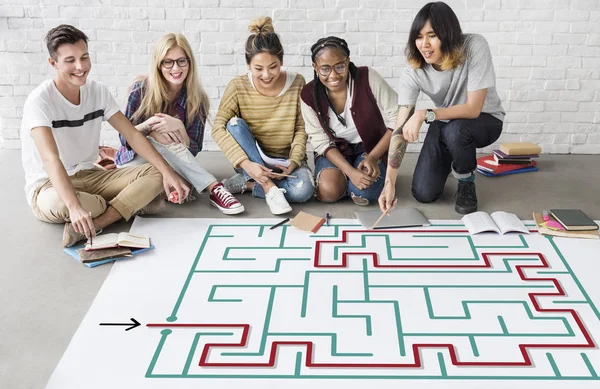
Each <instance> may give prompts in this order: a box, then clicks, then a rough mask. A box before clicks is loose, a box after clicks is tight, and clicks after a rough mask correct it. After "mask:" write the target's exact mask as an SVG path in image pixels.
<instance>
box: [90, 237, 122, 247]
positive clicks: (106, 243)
mask: <svg viewBox="0 0 600 389" xmlns="http://www.w3.org/2000/svg"><path fill="white" fill-rule="evenodd" d="M118 239H119V235H118V234H102V235H96V236H95V237H94V238H92V244H91V245H90V244H89V243H87V244H86V245H85V249H86V250H98V249H103V248H107V247H116V246H117V241H118ZM88 242H89V240H88Z"/></svg>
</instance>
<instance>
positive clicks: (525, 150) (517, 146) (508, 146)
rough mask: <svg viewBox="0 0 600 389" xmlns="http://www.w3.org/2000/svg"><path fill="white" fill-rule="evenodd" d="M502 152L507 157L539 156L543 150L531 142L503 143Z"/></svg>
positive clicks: (501, 145)
mask: <svg viewBox="0 0 600 389" xmlns="http://www.w3.org/2000/svg"><path fill="white" fill-rule="evenodd" d="M500 151H502V152H503V153H504V154H506V155H529V154H539V153H541V152H542V148H541V147H540V146H538V145H536V144H535V143H531V142H516V143H501V144H500Z"/></svg>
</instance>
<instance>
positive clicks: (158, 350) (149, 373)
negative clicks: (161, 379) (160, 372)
mask: <svg viewBox="0 0 600 389" xmlns="http://www.w3.org/2000/svg"><path fill="white" fill-rule="evenodd" d="M172 332H173V331H172V330H170V329H164V330H162V331H160V335H161V336H160V341H159V342H158V346H156V350H155V351H154V355H153V356H152V360H151V361H150V365H149V366H148V370H146V378H150V377H156V376H153V375H152V372H153V371H154V366H156V362H157V361H158V356H159V355H160V353H161V352H162V349H163V347H164V345H165V342H166V341H167V336H169V335H171V333H172ZM177 377H178V376H177Z"/></svg>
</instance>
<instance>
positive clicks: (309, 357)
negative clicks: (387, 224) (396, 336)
mask: <svg viewBox="0 0 600 389" xmlns="http://www.w3.org/2000/svg"><path fill="white" fill-rule="evenodd" d="M376 232H377V233H389V234H398V233H427V234H431V233H438V232H439V233H450V232H468V231H466V230H428V231H423V230H401V231H398V230H377V231H376ZM350 233H361V234H364V233H365V231H352V230H350V231H343V232H342V239H341V240H321V241H317V243H316V248H315V257H314V266H315V267H316V268H333V267H337V268H344V267H346V265H347V256H348V255H367V256H369V255H370V256H371V258H372V259H373V266H374V267H377V268H414V269H418V268H438V269H451V268H454V269H457V268H460V269H467V268H490V267H491V265H490V260H489V256H490V255H502V256H509V257H510V256H516V257H519V256H523V255H537V257H538V258H539V260H540V262H541V265H517V266H515V268H516V270H517V273H518V274H519V277H521V279H522V280H524V281H532V282H534V281H539V282H542V281H550V282H552V283H553V284H554V286H555V288H556V292H552V293H528V296H529V299H530V300H531V303H532V304H533V306H534V308H535V310H536V311H538V312H560V313H564V314H570V315H571V316H572V317H573V320H575V322H576V323H577V326H578V327H579V330H580V331H581V333H582V334H583V336H584V337H585V340H586V343H583V344H552V343H549V344H520V345H519V349H520V350H521V355H522V356H523V360H522V361H518V362H513V361H506V362H461V361H459V360H458V358H457V356H456V349H455V347H454V345H452V344H447V343H421V344H414V345H413V346H412V352H413V357H414V361H415V362H414V363H316V362H314V361H313V342H309V341H302V342H301V341H279V342H273V343H272V345H271V351H270V355H269V361H268V362H264V363H214V362H207V358H208V355H209V352H210V350H211V348H215V349H216V348H219V347H221V348H222V347H240V348H242V347H245V346H246V342H247V340H248V334H249V332H250V325H249V324H171V323H168V324H160V323H158V324H147V327H159V328H168V327H180V328H181V327H185V328H238V329H242V338H241V340H240V342H239V343H207V344H205V345H204V348H203V350H202V356H201V357H200V362H199V364H198V365H199V366H206V367H273V366H275V361H276V358H277V349H278V347H279V346H286V345H295V346H306V353H305V355H306V360H305V366H306V367H316V368H318V367H325V368H371V369H372V368H409V367H410V368H415V367H416V368H418V367H421V355H420V353H419V350H420V349H423V348H438V349H439V348H447V349H448V352H449V353H450V360H451V362H452V364H453V365H454V366H501V367H504V366H506V367H509V366H531V365H532V361H531V358H530V357H529V354H528V353H527V349H533V348H567V349H571V348H595V347H596V345H595V344H594V341H593V340H592V337H591V336H590V334H589V333H588V331H587V330H586V328H585V326H584V325H583V322H582V321H581V319H580V318H579V315H578V314H577V312H575V311H574V310H573V309H543V308H542V307H540V305H539V304H538V302H537V297H542V296H565V292H564V290H563V288H562V287H561V286H560V283H559V282H558V280H556V279H555V278H528V277H526V276H525V273H524V271H523V270H524V269H540V268H548V262H547V261H546V259H545V258H544V256H543V255H542V254H541V253H525V252H523V253H496V252H494V253H482V257H483V262H479V263H477V264H469V265H396V264H390V265H383V264H380V263H379V260H378V258H377V253H374V252H364V253H359V252H352V253H343V254H342V261H341V264H333V265H323V264H320V263H319V253H320V250H321V244H324V243H346V241H347V236H348V234H350Z"/></svg>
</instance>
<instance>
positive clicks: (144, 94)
mask: <svg viewBox="0 0 600 389" xmlns="http://www.w3.org/2000/svg"><path fill="white" fill-rule="evenodd" d="M209 104H210V103H209V100H208V96H207V95H206V93H205V92H204V89H203V88H202V86H201V85H200V82H199V80H198V75H197V73H196V61H195V60H194V55H193V53H192V50H191V48H190V44H189V43H188V41H187V39H186V38H185V37H184V36H183V35H182V34H173V33H170V34H167V35H165V36H163V37H162V39H161V40H160V41H158V42H157V43H156V45H155V47H154V52H153V54H152V66H151V67H150V74H149V75H147V76H144V77H139V78H138V79H136V81H135V82H134V84H133V86H132V87H131V92H130V93H129V99H128V101H127V109H126V110H125V116H127V117H128V118H129V119H130V120H131V121H132V123H133V124H134V125H135V126H136V128H137V130H138V131H140V132H142V133H143V134H144V135H146V136H147V138H148V139H149V140H150V143H152V145H154V147H155V148H156V149H157V150H158V152H159V153H160V154H161V155H162V156H163V157H164V158H165V160H166V161H167V162H168V163H169V164H170V165H171V167H173V169H174V170H175V171H177V172H178V173H179V174H180V175H182V176H183V177H184V178H185V179H186V180H188V181H189V182H190V183H191V184H192V185H193V186H194V188H196V190H197V191H198V193H200V192H202V191H203V190H205V189H207V190H208V192H209V193H210V202H211V204H212V205H214V206H215V207H217V208H218V209H219V210H220V211H221V212H223V213H224V214H227V215H235V214H238V213H241V212H243V211H244V206H243V205H242V204H241V203H240V202H239V201H238V200H237V199H236V198H235V197H233V196H232V195H231V193H230V192H229V191H227V190H226V189H225V188H224V187H223V184H221V183H219V182H218V181H217V179H216V178H215V176H213V175H212V174H210V173H209V172H207V171H206V170H205V169H204V168H202V166H201V165H200V163H199V161H198V160H197V159H196V158H195V156H196V155H197V154H198V152H199V151H200V150H202V141H203V138H204V125H205V123H206V118H207V116H208V112H209ZM120 138H121V145H122V146H121V148H120V149H119V151H118V152H117V156H116V158H115V162H116V164H117V166H119V167H122V166H130V165H135V164H138V163H142V162H144V161H143V159H142V158H141V157H140V156H136V154H135V151H134V150H132V149H131V148H130V147H129V145H128V144H127V142H126V141H125V139H124V138H123V137H122V136H121V137H120Z"/></svg>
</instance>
